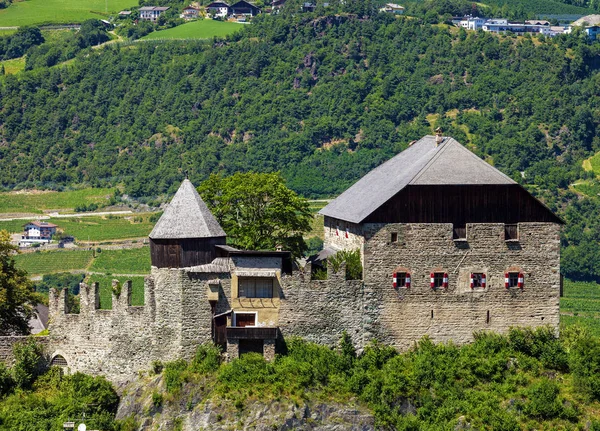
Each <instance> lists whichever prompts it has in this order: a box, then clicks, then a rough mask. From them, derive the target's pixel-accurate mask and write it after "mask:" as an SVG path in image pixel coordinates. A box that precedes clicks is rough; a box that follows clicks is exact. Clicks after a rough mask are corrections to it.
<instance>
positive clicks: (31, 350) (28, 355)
mask: <svg viewBox="0 0 600 431" xmlns="http://www.w3.org/2000/svg"><path fill="white" fill-rule="evenodd" d="M13 356H14V358H15V364H14V365H13V367H12V374H13V379H14V382H15V385H16V387H17V388H19V389H29V388H31V385H32V384H33V382H34V381H35V379H36V378H37V377H38V376H39V375H40V374H42V372H43V357H42V347H41V346H40V345H39V344H37V342H36V341H35V339H33V338H30V339H28V340H27V341H26V342H23V343H17V344H15V345H14V346H13Z"/></svg>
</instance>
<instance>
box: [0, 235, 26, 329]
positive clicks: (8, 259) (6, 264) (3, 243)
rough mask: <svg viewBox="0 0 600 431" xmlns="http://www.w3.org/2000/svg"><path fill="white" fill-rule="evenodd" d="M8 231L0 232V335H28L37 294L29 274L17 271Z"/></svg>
mask: <svg viewBox="0 0 600 431" xmlns="http://www.w3.org/2000/svg"><path fill="white" fill-rule="evenodd" d="M16 250H18V249H17V247H15V246H13V245H11V243H10V235H9V234H8V232H7V231H5V230H2V231H0V335H11V334H27V333H28V332H29V317H30V316H31V310H32V306H33V303H34V302H35V294H34V292H33V285H32V283H31V282H30V281H29V279H28V278H27V273H26V272H25V271H23V270H20V269H17V268H16V266H15V260H14V258H13V255H14V253H15V252H16Z"/></svg>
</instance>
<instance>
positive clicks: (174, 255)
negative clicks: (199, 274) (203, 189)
mask: <svg viewBox="0 0 600 431" xmlns="http://www.w3.org/2000/svg"><path fill="white" fill-rule="evenodd" d="M149 236H150V254H151V257H152V266H155V267H157V268H186V267H190V266H196V265H204V264H206V263H210V262H212V261H213V259H214V258H215V257H216V251H215V245H224V244H225V236H226V234H225V231H223V229H222V228H221V226H220V225H219V222H218V221H217V220H216V219H215V217H214V216H213V215H212V213H211V212H210V210H209V209H208V207H207V206H206V204H205V203H204V201H203V200H202V198H201V197H200V195H199V194H198V192H197V191H196V188H195V187H194V186H193V184H192V183H191V181H190V180H188V179H186V180H184V181H183V183H182V184H181V186H180V187H179V190H177V193H175V196H174V197H173V199H172V200H171V203H170V204H169V205H168V206H167V208H166V209H165V212H164V214H163V215H162V216H161V218H160V219H159V220H158V223H156V226H154V229H152V232H150V235H149Z"/></svg>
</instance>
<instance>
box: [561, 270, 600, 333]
mask: <svg viewBox="0 0 600 431" xmlns="http://www.w3.org/2000/svg"><path fill="white" fill-rule="evenodd" d="M560 311H561V314H562V315H561V323H562V325H563V326H570V325H573V324H579V325H581V326H585V327H587V328H588V329H589V330H590V331H591V332H592V333H593V334H594V335H597V336H599V335H600V285H598V284H596V283H585V282H574V281H570V280H565V282H564V286H563V297H562V298H561V299H560Z"/></svg>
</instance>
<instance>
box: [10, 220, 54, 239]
mask: <svg viewBox="0 0 600 431" xmlns="http://www.w3.org/2000/svg"><path fill="white" fill-rule="evenodd" d="M57 227H58V226H57V225H55V224H53V223H48V222H45V221H37V220H36V221H32V222H29V223H27V224H26V225H25V226H24V228H25V232H24V233H23V235H22V236H21V241H19V244H20V245H29V244H33V243H49V242H50V241H51V240H52V236H53V235H54V234H55V233H56V228H57Z"/></svg>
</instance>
